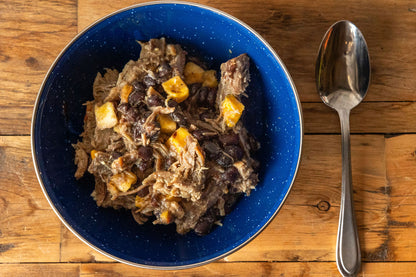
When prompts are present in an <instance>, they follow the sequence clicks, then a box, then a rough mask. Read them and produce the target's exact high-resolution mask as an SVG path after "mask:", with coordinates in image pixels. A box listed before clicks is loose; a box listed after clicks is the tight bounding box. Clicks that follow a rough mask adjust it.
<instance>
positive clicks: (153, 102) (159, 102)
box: [147, 94, 163, 107]
mask: <svg viewBox="0 0 416 277" xmlns="http://www.w3.org/2000/svg"><path fill="white" fill-rule="evenodd" d="M147 105H148V106H149V107H156V106H163V99H162V98H161V97H159V96H158V95H156V94H152V95H150V96H149V97H148V98H147Z"/></svg>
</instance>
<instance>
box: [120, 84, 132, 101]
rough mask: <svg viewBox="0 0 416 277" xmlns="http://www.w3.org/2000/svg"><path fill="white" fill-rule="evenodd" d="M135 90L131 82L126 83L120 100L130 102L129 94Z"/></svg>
mask: <svg viewBox="0 0 416 277" xmlns="http://www.w3.org/2000/svg"><path fill="white" fill-rule="evenodd" d="M132 91H133V86H132V85H129V84H125V85H124V86H123V88H122V89H121V92H120V102H121V103H128V102H129V95H130V93H131V92H132Z"/></svg>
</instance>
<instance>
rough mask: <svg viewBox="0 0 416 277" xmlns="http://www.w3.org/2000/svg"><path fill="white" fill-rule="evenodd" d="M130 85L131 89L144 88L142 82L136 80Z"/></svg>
mask: <svg viewBox="0 0 416 277" xmlns="http://www.w3.org/2000/svg"><path fill="white" fill-rule="evenodd" d="M131 85H132V86H133V91H140V92H144V91H145V90H146V87H145V86H144V84H143V83H142V82H140V81H138V80H134V81H133V82H132V83H131Z"/></svg>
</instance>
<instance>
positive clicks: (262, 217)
mask: <svg viewBox="0 0 416 277" xmlns="http://www.w3.org/2000/svg"><path fill="white" fill-rule="evenodd" d="M276 28H279V26H276ZM162 36H165V37H166V38H167V39H168V41H172V42H177V43H180V44H182V45H184V47H185V48H186V50H187V51H188V52H190V53H191V54H196V55H199V56H201V57H202V58H203V59H205V61H207V62H208V64H209V66H210V67H211V68H216V69H219V65H220V64H221V63H222V62H224V61H226V60H228V59H230V58H232V57H235V56H237V55H239V54H241V53H248V55H249V56H250V58H251V66H250V72H251V79H252V81H251V83H250V86H249V88H248V95H249V96H250V98H249V101H246V102H245V104H246V114H245V116H244V121H245V123H246V125H247V126H248V129H249V131H250V132H252V133H254V135H255V136H256V137H257V138H258V139H259V140H260V142H261V145H262V148H261V150H260V152H259V154H258V157H257V158H258V159H259V160H260V162H261V172H260V183H259V184H258V186H257V188H256V189H255V190H254V191H253V192H252V194H251V195H250V197H243V199H241V201H239V202H238V203H237V205H236V207H235V209H234V210H233V212H232V213H231V214H229V215H228V216H227V217H226V218H225V219H224V220H223V226H222V227H216V228H215V229H214V230H213V232H212V233H210V234H209V235H206V236H203V237H200V236H197V235H195V234H194V233H189V234H187V235H178V234H177V233H176V232H175V226H173V225H168V226H161V225H157V226H153V225H152V224H151V223H149V224H145V225H138V224H136V223H135V221H134V220H133V218H132V216H131V214H130V212H128V211H116V210H113V209H104V208H98V207H97V205H96V203H95V201H94V200H93V199H92V198H91V196H90V194H91V192H92V191H93V188H94V184H93V179H92V178H90V177H87V178H83V179H82V180H80V181H77V180H75V178H74V172H75V169H76V168H75V165H74V150H73V148H72V146H71V144H72V143H75V142H76V141H77V139H78V138H79V134H80V133H81V132H82V128H83V126H82V124H83V116H84V113H85V106H83V105H82V104H83V103H84V102H86V101H87V100H91V99H92V84H93V81H94V78H95V75H96V74H97V72H98V71H100V72H103V70H104V68H116V69H118V70H121V69H122V67H123V65H124V64H126V63H127V62H128V61H129V60H130V59H137V58H138V55H139V52H140V45H139V44H138V43H137V41H138V40H139V41H140V40H144V41H145V40H149V39H150V38H157V37H162ZM301 147H302V116H301V107H300V102H299V98H298V95H297V93H296V89H295V86H294V84H293V82H292V80H291V78H290V76H289V73H288V72H287V70H286V68H285V67H284V65H283V63H282V61H281V60H280V59H279V57H278V56H277V54H276V53H275V52H274V50H273V49H272V48H271V47H270V45H269V44H267V42H266V41H265V40H264V39H263V38H262V37H260V36H259V35H258V34H257V33H256V32H255V31H254V30H252V29H251V28H250V27H248V26H247V25H245V24H244V23H242V22H241V21H239V20H238V19H236V18H233V17H232V16H230V15H228V14H225V13H223V12H221V11H218V10H215V9H212V8H209V7H206V6H201V5H197V4H191V3H183V2H151V3H147V4H142V5H136V6H132V7H129V8H126V9H123V10H120V11H117V12H115V13H113V14H110V15H109V16H107V17H105V18H103V19H101V20H99V21H97V22H96V23H94V24H93V25H91V26H90V27H88V28H87V29H85V30H84V31H83V32H81V33H80V34H79V35H78V36H76V37H75V39H74V40H73V41H72V42H70V43H69V45H68V46H67V47H66V48H65V49H64V50H63V51H62V52H61V54H60V55H59V56H58V58H57V59H56V61H55V62H54V64H53V65H52V66H51V68H50V70H49V72H48V74H47V76H46V78H45V80H44V83H43V85H42V87H41V89H40V92H39V96H38V98H37V101H36V105H35V108H34V113H33V121H32V153H33V160H34V164H35V168H36V171H37V175H38V179H39V182H40V184H41V187H42V189H43V191H44V193H45V195H46V197H47V199H48V201H49V202H50V204H51V206H52V208H53V209H54V210H55V212H56V214H57V215H58V216H59V218H60V219H61V220H62V222H63V223H64V224H65V225H66V227H68V228H69V229H70V230H71V231H72V232H73V233H74V234H75V235H76V236H77V237H79V238H80V239H81V240H82V241H84V242H85V243H87V244H88V245H89V246H91V247H92V248H94V249H95V250H97V251H99V252H100V253H102V254H104V255H107V256H109V257H111V258H113V259H115V260H117V261H120V262H124V263H127V264H130V265H134V266H140V267H147V268H157V269H179V268H187V267H192V266H198V265H202V264H206V263H208V262H211V261H213V260H216V259H219V258H223V257H225V256H226V255H229V254H230V253H232V252H233V251H235V250H237V249H239V248H241V247H242V246H244V245H245V244H246V243H248V242H249V241H251V240H252V239H253V238H254V237H255V236H256V235H258V234H259V233H260V232H261V231H262V230H263V229H264V228H265V227H266V226H267V224H268V223H269V222H270V221H271V220H272V219H273V218H274V216H275V215H276V214H277V212H278V211H279V209H280V208H281V207H282V205H283V202H284V201H285V199H286V197H287V195H288V193H289V191H290V189H291V187H292V184H293V182H294V179H295V176H296V172H297V169H298V166H299V160H300V153H301ZM282 224H284V223H282Z"/></svg>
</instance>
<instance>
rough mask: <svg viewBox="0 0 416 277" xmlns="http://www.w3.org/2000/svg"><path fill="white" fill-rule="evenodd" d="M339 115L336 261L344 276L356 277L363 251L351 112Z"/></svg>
mask: <svg viewBox="0 0 416 277" xmlns="http://www.w3.org/2000/svg"><path fill="white" fill-rule="evenodd" d="M338 114H339V117H340V122H341V134H342V192H341V208H340V217H339V226H338V238H337V250H336V251H337V252H336V253H337V256H336V259H337V266H338V270H339V271H340V273H341V274H342V275H343V276H356V274H357V273H358V271H359V270H360V266H361V251H360V243H359V240H358V231H357V223H356V221H355V215H354V206H353V199H352V194H353V193H352V176H351V150H350V123H349V116H350V111H349V110H340V111H338Z"/></svg>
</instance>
